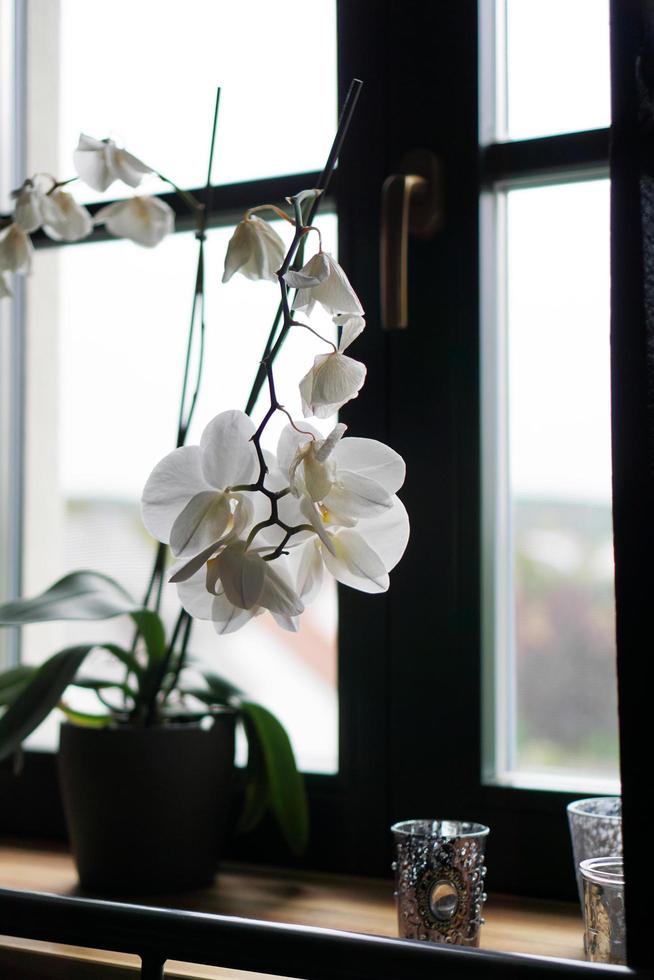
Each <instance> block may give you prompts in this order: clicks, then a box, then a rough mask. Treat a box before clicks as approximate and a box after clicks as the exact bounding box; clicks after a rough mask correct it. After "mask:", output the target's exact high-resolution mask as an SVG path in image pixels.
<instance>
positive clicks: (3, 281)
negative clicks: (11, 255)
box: [0, 272, 13, 299]
mask: <svg viewBox="0 0 654 980" xmlns="http://www.w3.org/2000/svg"><path fill="white" fill-rule="evenodd" d="M10 296H13V293H12V291H11V289H10V288H9V283H8V282H7V277H6V276H5V274H4V273H3V272H0V299H7V298H8V297H10Z"/></svg>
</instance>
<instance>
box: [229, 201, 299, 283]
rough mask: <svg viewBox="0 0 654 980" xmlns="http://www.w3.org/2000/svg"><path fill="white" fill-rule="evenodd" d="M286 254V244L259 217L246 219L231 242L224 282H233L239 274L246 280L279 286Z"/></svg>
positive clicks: (254, 216)
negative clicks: (267, 282)
mask: <svg viewBox="0 0 654 980" xmlns="http://www.w3.org/2000/svg"><path fill="white" fill-rule="evenodd" d="M284 253H285V248H284V243H283V241H282V240H281V238H280V237H279V235H278V234H277V232H276V231H275V229H274V228H272V227H271V226H270V225H269V224H268V222H267V221H264V220H263V219H262V218H257V216H256V215H249V216H246V217H245V219H244V220H243V221H241V222H240V224H238V225H237V226H236V228H235V230H234V234H233V235H232V237H231V238H230V240H229V245H228V246H227V254H226V255H225V271H224V273H223V282H229V280H230V279H231V278H232V276H233V275H234V273H235V272H240V273H241V275H243V276H245V277H246V279H271V280H272V281H273V282H276V281H277V270H278V269H279V268H280V266H281V265H282V262H283V261H284Z"/></svg>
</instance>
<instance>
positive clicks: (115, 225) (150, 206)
mask: <svg viewBox="0 0 654 980" xmlns="http://www.w3.org/2000/svg"><path fill="white" fill-rule="evenodd" d="M102 223H104V224H105V225H106V226H107V230H108V231H110V232H111V234H112V235H116V237H118V238H128V239H129V240H130V241H132V242H135V243H136V244H137V245H144V246H145V247H146V248H154V247H155V245H158V244H159V242H160V241H161V240H162V239H163V238H165V236H166V235H168V234H169V233H170V232H172V231H173V230H174V227H175V213H174V211H173V209H172V208H171V207H170V206H169V205H168V204H166V202H165V201H160V200H159V199H158V198H156V197H138V196H137V197H132V198H130V199H129V200H127V201H117V202H116V203H115V204H108V205H107V207H105V208H101V209H100V211H98V213H97V214H96V216H95V224H96V225H97V224H102Z"/></svg>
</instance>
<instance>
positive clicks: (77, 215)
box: [41, 190, 93, 242]
mask: <svg viewBox="0 0 654 980" xmlns="http://www.w3.org/2000/svg"><path fill="white" fill-rule="evenodd" d="M41 211H42V213H43V230H44V231H45V233H46V234H47V235H48V236H49V237H50V238H52V239H53V240H54V241H65V242H77V241H79V240H80V239H82V238H86V236H87V235H90V234H91V231H92V230H93V219H92V218H91V215H90V214H89V212H88V211H87V210H86V208H85V207H83V206H82V205H81V204H78V203H77V201H76V200H75V198H74V197H73V195H72V194H69V193H68V192H67V191H62V190H55V191H53V192H52V194H46V195H45V196H44V197H43V201H42V204H41Z"/></svg>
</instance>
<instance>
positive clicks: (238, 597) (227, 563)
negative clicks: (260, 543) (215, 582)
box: [217, 542, 266, 609]
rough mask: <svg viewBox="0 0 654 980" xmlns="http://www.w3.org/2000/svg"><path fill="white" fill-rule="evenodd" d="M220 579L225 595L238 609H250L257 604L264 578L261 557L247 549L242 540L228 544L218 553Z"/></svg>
mask: <svg viewBox="0 0 654 980" xmlns="http://www.w3.org/2000/svg"><path fill="white" fill-rule="evenodd" d="M217 561H218V563H219V571H220V580H221V582H222V583H223V588H224V590H225V595H226V596H227V598H228V599H229V601H230V602H232V603H233V604H234V605H235V606H238V607H239V609H252V607H253V606H256V605H258V604H259V599H260V597H261V593H262V591H263V588H264V583H265V578H266V563H265V562H264V560H263V558H260V557H259V556H258V555H256V554H254V552H252V551H247V550H246V546H245V544H244V543H243V542H239V543H238V544H235V545H230V546H228V547H227V548H225V550H224V551H222V552H221V553H220V555H219V556H218V558H217Z"/></svg>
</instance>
